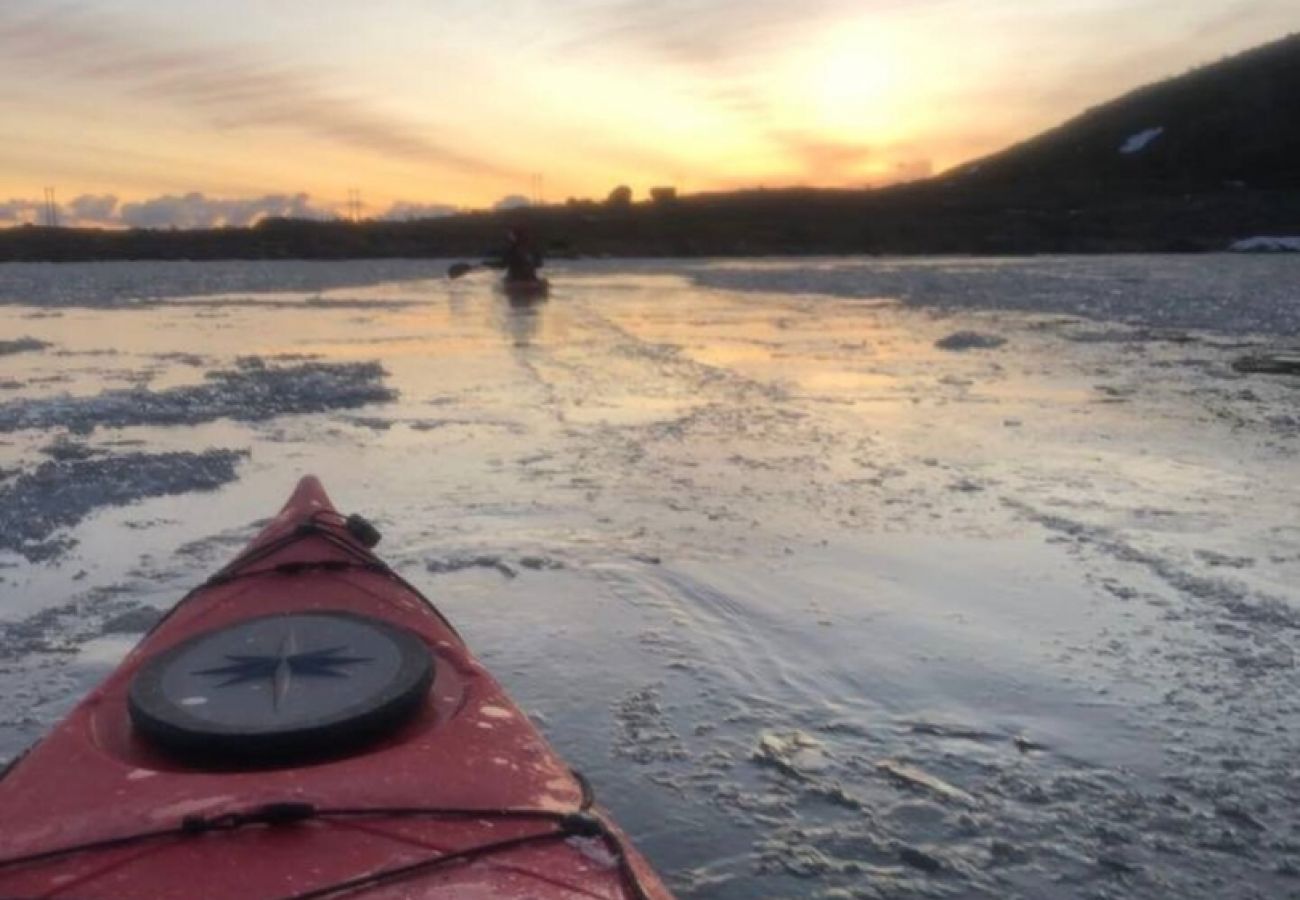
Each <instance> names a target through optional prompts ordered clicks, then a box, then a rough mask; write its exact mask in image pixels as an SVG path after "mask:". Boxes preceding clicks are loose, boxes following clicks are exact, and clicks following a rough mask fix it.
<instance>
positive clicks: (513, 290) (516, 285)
mask: <svg viewBox="0 0 1300 900" xmlns="http://www.w3.org/2000/svg"><path fill="white" fill-rule="evenodd" d="M501 289H502V290H503V291H505V292H506V295H507V296H509V297H511V298H514V299H532V298H541V297H546V296H547V295H549V294H550V292H551V283H550V282H549V281H547V280H546V279H545V278H538V279H535V280H531V281H511V280H509V279H507V280H506V281H503V282H502V283H501Z"/></svg>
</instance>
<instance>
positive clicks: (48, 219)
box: [45, 187, 59, 228]
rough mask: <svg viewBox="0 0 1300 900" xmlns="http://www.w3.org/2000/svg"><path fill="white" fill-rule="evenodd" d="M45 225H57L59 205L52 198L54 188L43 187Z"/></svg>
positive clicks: (53, 226)
mask: <svg viewBox="0 0 1300 900" xmlns="http://www.w3.org/2000/svg"><path fill="white" fill-rule="evenodd" d="M45 227H46V228H58V227H59V205H58V203H56V202H55V200H54V188H52V187H47V188H46V189H45Z"/></svg>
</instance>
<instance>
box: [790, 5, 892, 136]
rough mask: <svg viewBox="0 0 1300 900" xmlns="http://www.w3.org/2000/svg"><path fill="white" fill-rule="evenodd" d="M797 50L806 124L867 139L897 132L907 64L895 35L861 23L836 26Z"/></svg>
mask: <svg viewBox="0 0 1300 900" xmlns="http://www.w3.org/2000/svg"><path fill="white" fill-rule="evenodd" d="M800 56H801V59H800V62H799V70H800V72H799V83H800V84H801V88H802V89H801V93H802V95H803V98H804V102H805V104H806V107H805V108H806V110H807V113H809V114H810V115H811V118H812V122H810V124H811V125H813V126H815V127H816V128H817V129H818V130H820V131H821V132H823V133H826V134H834V135H837V136H840V137H843V138H857V139H863V140H867V141H870V142H873V143H875V142H879V141H882V140H886V139H889V138H891V137H893V136H896V135H898V134H899V132H900V131H901V130H902V126H903V119H904V118H905V116H904V107H903V101H904V94H905V93H906V86H907V69H908V66H907V60H906V56H905V53H904V51H903V50H902V49H901V46H900V44H899V43H898V42H897V41H895V40H892V39H891V38H890V36H889V35H887V34H885V33H882V32H880V31H873V30H871V29H868V28H865V27H861V26H857V27H848V28H843V27H841V28H838V29H835V30H834V31H832V32H830V33H828V34H826V35H825V36H824V37H823V38H822V39H821V40H820V41H817V42H815V43H814V44H813V45H812V46H810V47H809V48H808V49H807V51H806V52H805V53H803V54H800Z"/></svg>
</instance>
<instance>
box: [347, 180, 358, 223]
mask: <svg viewBox="0 0 1300 900" xmlns="http://www.w3.org/2000/svg"><path fill="white" fill-rule="evenodd" d="M348 218H349V219H351V220H352V221H353V222H360V221H361V188H348Z"/></svg>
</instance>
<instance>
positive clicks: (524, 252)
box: [501, 228, 544, 281]
mask: <svg viewBox="0 0 1300 900" xmlns="http://www.w3.org/2000/svg"><path fill="white" fill-rule="evenodd" d="M501 261H502V263H504V264H505V270H506V281H536V280H537V270H538V269H540V268H541V267H542V266H543V265H544V263H543V261H542V254H541V253H540V252H539V251H538V250H537V248H536V247H534V246H533V242H532V241H531V240H530V239H529V237H528V233H527V232H526V231H524V230H523V229H522V228H512V229H510V232H509V234H508V235H507V243H506V249H505V252H504V253H502V254H501Z"/></svg>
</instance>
